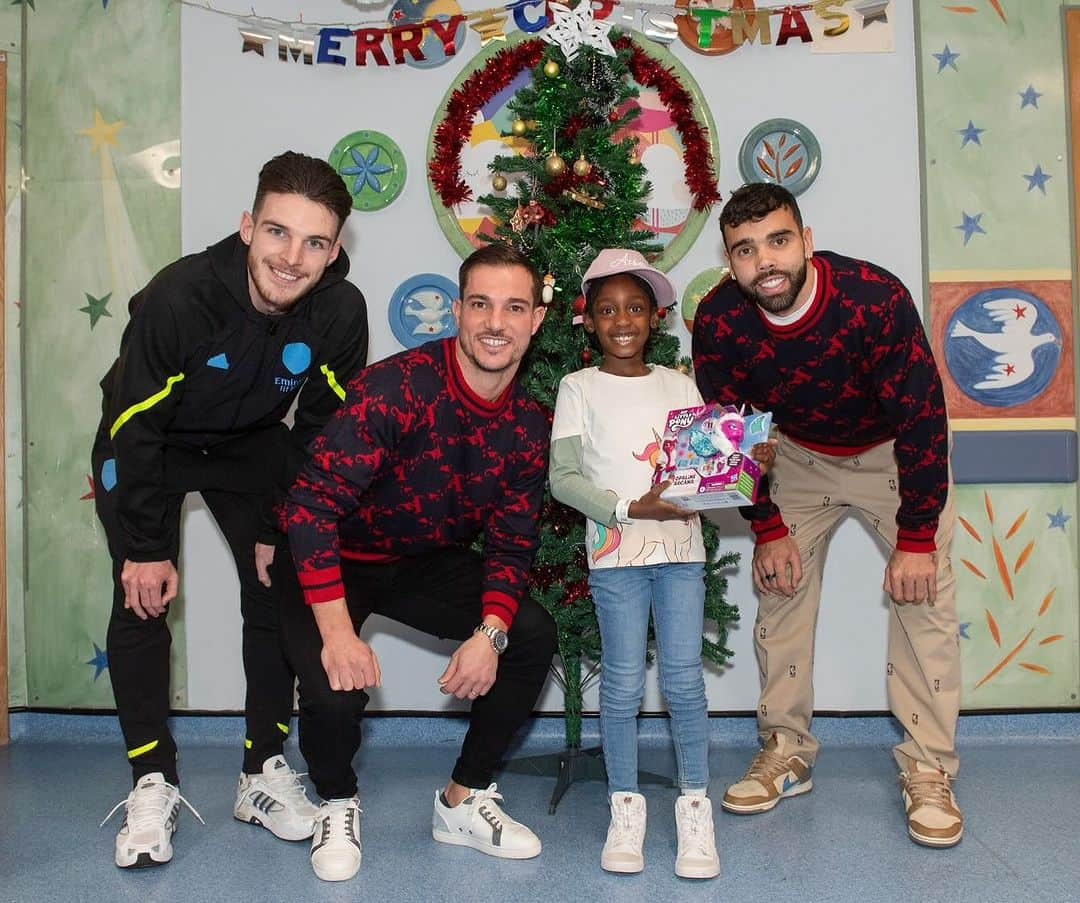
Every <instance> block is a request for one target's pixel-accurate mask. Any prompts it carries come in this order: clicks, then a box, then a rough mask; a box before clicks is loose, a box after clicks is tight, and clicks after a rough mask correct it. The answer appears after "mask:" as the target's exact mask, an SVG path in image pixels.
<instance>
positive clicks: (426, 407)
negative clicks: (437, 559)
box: [282, 339, 550, 624]
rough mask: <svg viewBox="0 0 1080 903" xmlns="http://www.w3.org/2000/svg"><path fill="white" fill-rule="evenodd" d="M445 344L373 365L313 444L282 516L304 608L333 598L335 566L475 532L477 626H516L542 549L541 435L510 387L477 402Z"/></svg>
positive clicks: (337, 578)
mask: <svg viewBox="0 0 1080 903" xmlns="http://www.w3.org/2000/svg"><path fill="white" fill-rule="evenodd" d="M455 343H456V340H455V339H445V340H443V341H439V342H429V343H427V344H426V345H422V346H421V347H419V348H416V349H413V350H410V351H405V352H402V353H401V354H397V355H394V356H393V357H390V358H387V359H385V360H383V361H380V362H379V363H376V364H373V365H372V366H370V367H369V368H368V369H367V370H365V371H363V372H362V373H361V374H360V375H359V376H357V377H356V378H355V379H353V380H352V382H350V383H349V386H348V393H347V395H346V399H345V403H344V404H343V405H342V406H341V408H340V409H339V410H338V413H337V414H336V416H335V417H334V418H333V419H332V420H331V421H330V422H329V423H328V424H327V426H326V429H325V430H324V431H323V433H322V434H321V435H320V436H319V437H318V438H317V439H315V441H314V442H313V443H312V455H311V459H310V461H309V462H308V463H307V464H306V465H304V467H303V468H302V469H301V470H300V473H299V475H298V476H297V478H296V481H295V482H294V483H293V486H292V489H291V490H290V492H289V496H288V499H287V501H286V502H285V504H284V506H283V509H282V529H284V530H286V531H287V532H288V534H289V544H290V546H291V549H292V556H293V560H294V561H295V563H296V568H297V574H298V576H299V579H300V585H301V587H302V588H303V591H304V599H305V601H306V602H307V603H308V604H312V603H318V602H327V601H329V600H331V599H338V598H341V597H342V596H344V588H343V586H342V582H341V568H340V559H341V558H345V559H349V560H355V561H364V562H378V561H392V560H394V559H397V558H408V557H410V556H414V555H420V554H422V553H424V552H428V551H431V550H433V549H439V548H446V547H451V546H468V545H469V544H470V543H471V542H472V541H473V540H474V539H475V538H476V536H477V535H478V534H479V533H480V532H481V531H483V533H484V547H483V559H484V589H483V594H482V599H481V603H482V610H483V615H488V614H493V615H497V616H498V617H500V618H502V620H503V621H505V622H506V623H507V624H509V623H510V622H511V621H513V618H514V614H515V613H516V612H517V608H518V602H519V600H520V599H521V597H522V595H523V594H524V592H525V588H526V582H525V581H526V572H527V571H528V568H529V567H530V565H531V564H532V559H533V556H534V555H535V553H536V549H537V546H538V545H539V539H538V533H537V529H538V528H537V522H538V520H539V514H540V507H541V502H542V497H543V489H544V475H545V468H546V464H547V456H548V441H549V435H550V424H549V421H548V417H547V415H546V414H545V412H544V411H543V409H542V408H541V407H540V406H539V405H538V404H537V403H536V402H535V401H533V400H532V399H531V398H529V397H528V396H527V395H526V393H525V391H524V389H522V388H521V387H520V386H519V385H518V384H517V383H516V382H514V383H512V384H511V385H510V386H509V387H508V388H507V389H506V391H505V392H504V393H503V394H502V395H501V396H500V397H499V398H497V399H496V400H494V401H486V400H484V399H482V398H480V397H479V396H478V395H476V394H475V393H474V392H473V391H472V390H471V389H470V388H469V387H468V385H467V384H466V382H465V379H464V377H463V376H462V373H461V369H460V367H459V366H458V363H457V359H456V357H455Z"/></svg>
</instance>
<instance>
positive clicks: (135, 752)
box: [128, 740, 158, 759]
mask: <svg viewBox="0 0 1080 903" xmlns="http://www.w3.org/2000/svg"><path fill="white" fill-rule="evenodd" d="M157 745H158V741H157V740H151V741H150V742H149V743H144V744H143V745H142V746H136V747H135V748H134V749H129V750H128V758H129V759H134V758H136V757H137V756H141V755H142V754H143V753H148V752H150V750H152V749H154V748H155V747H156V746H157Z"/></svg>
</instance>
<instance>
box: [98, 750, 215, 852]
mask: <svg viewBox="0 0 1080 903" xmlns="http://www.w3.org/2000/svg"><path fill="white" fill-rule="evenodd" d="M181 803H183V804H184V805H185V806H187V807H188V809H190V810H191V812H192V814H194V816H195V817H196V818H197V819H198V820H199V821H200V822H202V823H203V824H204V825H205V824H206V822H204V821H203V820H202V816H201V815H199V813H198V812H196V811H195V809H194V807H193V806H192V805H191V803H189V802H188V801H187V800H186V799H184V798H183V797H182V796H181V795H180V790H179V789H178V788H177V787H176V786H175V785H174V784H170V783H169V782H168V781H166V780H165V775H163V774H162V773H161V772H160V771H155V772H152V773H151V774H144V775H143V776H142V777H141V778H139V780H138V782H137V783H136V784H135V789H134V790H132V791H131V793H129V794H128V795H127V799H124V800H121V801H120V802H119V803H117V804H116V805H115V806H113V807H112V809H111V810H110V811H109V814H108V815H106V816H105V821H103V822H102V823H101V824H100V825H99V826H98V827H101V828H103V827H105V822H107V821H108V820H109V819H110V818H112V817H113V813H115V812H116V811H117V810H118V809H119V808H120V807H121V806H124V807H125V809H124V821H123V822H122V823H121V825H120V830H119V832H117V835H116V864H117V865H118V866H120V868H122V869H141V868H150V867H151V866H155V865H164V864H165V863H166V862H168V861H169V860H170V859H172V854H173V848H172V836H173V834H174V833H175V832H176V821H177V819H178V818H179V817H180V804H181Z"/></svg>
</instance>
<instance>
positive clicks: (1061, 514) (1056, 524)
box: [1046, 505, 1072, 533]
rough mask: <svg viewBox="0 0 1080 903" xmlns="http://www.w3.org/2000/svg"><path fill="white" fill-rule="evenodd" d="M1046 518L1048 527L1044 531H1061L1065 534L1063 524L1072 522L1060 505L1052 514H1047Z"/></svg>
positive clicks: (1070, 516)
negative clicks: (1048, 520) (1048, 522)
mask: <svg viewBox="0 0 1080 903" xmlns="http://www.w3.org/2000/svg"><path fill="white" fill-rule="evenodd" d="M1046 516H1047V517H1048V518H1049V519H1050V525H1049V526H1048V527H1047V528H1046V529H1047V530H1061V532H1062V533H1064V532H1065V524H1067V523H1068V522H1069V521H1070V520H1072V515H1071V514H1066V513H1065V509H1064V508H1062V507H1061V506H1060V505H1058V510H1057V511H1056V512H1055V513H1054V514H1047V515H1046Z"/></svg>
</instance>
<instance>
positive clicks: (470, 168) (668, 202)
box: [427, 31, 719, 270]
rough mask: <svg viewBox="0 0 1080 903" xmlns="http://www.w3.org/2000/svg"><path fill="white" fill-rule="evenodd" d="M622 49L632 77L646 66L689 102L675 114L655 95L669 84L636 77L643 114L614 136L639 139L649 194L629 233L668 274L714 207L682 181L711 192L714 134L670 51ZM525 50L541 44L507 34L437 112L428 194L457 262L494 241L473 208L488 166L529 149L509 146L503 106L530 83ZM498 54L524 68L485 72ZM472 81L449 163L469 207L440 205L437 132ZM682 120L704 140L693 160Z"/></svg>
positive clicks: (515, 143)
mask: <svg viewBox="0 0 1080 903" xmlns="http://www.w3.org/2000/svg"><path fill="white" fill-rule="evenodd" d="M623 41H629V42H630V43H629V44H628V45H627V46H629V47H630V49H631V53H632V62H631V67H630V68H631V71H632V72H633V71H635V65H636V63H638V62H644V63H646V64H647V65H646V66H644V67H641V68H644V69H650V70H656V71H657V72H659V73H660V76H659V77H661V78H663V79H664V80H665V82H668V81H675V82H677V83H678V84H679V85H681V86H682V87H683V89H684V91H685V93H686V95H687V100H686V102H685V103H680V104H678V105H677V106H678V109H674V108H673V107H672V105H669V104H668V103H667V102H665V100H664V98H663V97H661V94H664V95H665V96H666V94H667V91H666V89H667V88H669V87H670V84H665V88H661V87H649V86H648V85H642V81H643V80H644V81H648V80H649V77H648V76H647V75H642V76H641V77H640V78H637V77H635V83H636V84H638V85H639V87H640V95H639V97H638V98H637V99H636V101H635V103H636V105H637V106H639V107H640V108H641V114H640V116H639V117H638V118H637V119H636V120H635V121H634V122H632V123H630V125H629V127H628V128H627V129H625V130H622V131H620V132H619V133H617V134H616V135H615V140H619V139H621V138H623V137H632V138H635V139H637V142H638V155H639V159H640V161H641V163H642V164H643V165H644V166H645V169H646V172H647V176H648V180H649V181H650V182H651V183H652V185H653V194H652V195H651V196H650V198H649V200H648V201H647V203H648V204H649V206H648V208H647V210H646V212H645V214H644V215H643V217H642V218H641V219H639V220H637V221H636V222H635V228H640V229H647V230H650V231H652V232H654V233H655V234H656V236H657V239H656V240H657V241H658V242H659V243H660V244H661V245H663V251H662V252H661V254H660V255H659V257H658V258H657V259H656V260H655V261H653V265H654V266H656V267H658V268H660V269H661V270H667V269H669V268H670V267H672V266H674V264H675V263H677V262H678V261H679V259H680V258H681V257H682V256H683V255H684V254H685V253H686V252H687V251H688V250H689V249H690V247H691V245H692V244H693V243H694V240H695V239H696V238H697V236H698V235H699V234H700V232H701V229H702V228H703V227H704V225H705V222H706V221H707V219H708V210H707V204H708V203H711V200H712V199H711V198H710V199H709V200H708V202H707V203H706V205H705V208H706V209H701V210H698V209H694V208H695V204H696V201H697V200H698V198H697V196H695V195H694V193H693V190H692V188H691V186H690V182H691V181H692V180H693V179H692V178H690V177H688V172H689V173H693V178H697V177H699V176H700V177H701V178H704V179H705V180H706V181H707V182H708V183H709V184H708V186H707V188H706V187H705V186H702V190H703V191H704V190H708V191H712V192H715V190H716V187H715V176H714V175H713V172H712V167H714V166H715V165H716V164H717V162H718V160H719V148H718V145H717V141H716V128H715V126H714V124H713V120H712V115H711V113H710V112H709V109H708V106H707V104H706V103H705V101H704V99H703V97H702V95H701V90H700V88H699V87H698V85H697V83H696V82H695V81H694V78H693V76H692V75H691V74H690V72H689V71H688V70H687V69H686V67H685V66H684V65H683V64H682V62H681V61H680V60H679V59H677V58H676V57H675V56H674V55H673V54H672V53H671V51H670V50H668V49H666V48H665V47H663V46H661V45H659V44H655V43H653V42H637V41H631V40H630V39H629V38H625V37H619V38H613V42H614V43H615V45H616V47H620V46H622V45H621V43H620V42H623ZM531 45H535V46H536V47H538V48H542V47H544V46H545V45H544V44H543V43H542V42H540V41H539V39H536V38H534V37H532V36H531V35H530V34H529V33H527V32H524V31H519V32H515V33H513V34H511V35H510V36H509V37H508V38H507V40H506V41H505V42H502V43H500V44H496V43H492V44H489V45H488V46H487V47H485V48H483V49H482V50H481V51H480V52H479V53H478V54H477V55H476V56H475V57H474V58H473V59H472V60H471V61H470V62H469V63H467V64H466V65H465V67H464V69H462V71H461V72H460V73H459V75H458V76H457V78H456V79H455V80H454V82H453V83H452V84H451V85H450V87H449V88H448V89H447V92H446V95H445V96H444V97H443V99H442V101H441V102H440V103H439V105H438V107H437V108H436V112H435V119H434V121H433V122H432V126H431V137H430V139H429V142H428V154H427V157H428V161H429V178H428V191H429V194H430V196H431V204H432V207H433V208H434V210H435V217H436V220H437V221H438V223H439V228H440V229H442V231H443V234H444V235H445V236H446V238H447V241H449V242H450V244H451V245H452V246H453V248H454V250H455V251H457V252H458V253H459V254H460V255H461V256H462V257H466V256H468V255H469V254H470V253H472V251H474V250H475V249H476V248H478V247H482V246H483V245H484V244H486V243H487V242H486V241H485V240H484V239H483V238H482V237H481V236H482V235H485V234H487V235H493V234H494V227H495V223H494V221H493V218H492V211H491V210H490V209H489V208H488V207H486V206H484V205H481V204H479V203H478V202H477V201H476V200H475V199H476V198H478V197H480V196H482V195H484V194H487V193H489V192H490V191H491V190H492V183H491V173H490V171H489V170H488V164H489V163H490V162H491V161H492V160H493V159H494V158H495V157H496V156H499V155H508V154H514V153H524V152H526V151H527V150H528V149H529V144H530V142H528V141H526V140H522V139H520V138H517V139H515V138H514V137H513V136H512V135H511V134H509V133H510V132H511V126H512V121H513V115H512V114H511V112H510V110H509V108H508V104H509V101H510V100H511V99H512V98H513V96H514V94H515V93H516V92H517V90H519V89H520V88H521V87H524V86H525V85H528V84H529V82H530V76H529V68H530V66H532V65H534V64H535V60H534V59H528V61H527V62H525V60H526V58H528V56H529V55H528V53H524V52H523V51H528V50H529V49H530V47H531ZM645 45H647V46H645ZM500 53H503V54H504V55H505V54H516V55H517V56H520V57H521V58H522V60H523V61H522V62H521V64H520V66H518V67H517V68H516V69H514V70H511V69H510V68H509V67H508V66H507V61H506V60H505V59H503V58H498V59H496V69H497V71H495V72H490V70H488V68H487V67H488V64H489V63H491V62H492V59H493V58H497V57H498V54H500ZM541 53H542V50H537V51H536V57H537V58H539V56H540V54H541ZM489 72H490V75H489ZM478 77H479V81H478ZM470 80H471V81H472V82H478V83H477V85H476V86H475V87H474V89H473V91H474V93H475V94H477V95H480V99H479V100H478V101H477V102H476V103H475V104H474V105H473V106H472V107H470V114H471V115H473V119H472V126H471V133H470V134H469V135H468V139H467V140H466V141H464V142H463V145H462V146H461V147H460V148H454V149H453V150H452V152H451V156H452V158H453V159H452V162H453V165H454V167H455V169H460V177H461V179H462V180H463V182H464V186H466V187H467V188H468V191H469V193H470V194H471V199H468V200H465V201H463V202H461V203H458V202H457V201H453V202H452V203H451V202H445V203H444V200H445V198H444V196H443V195H441V194H440V188H439V187H438V186H436V185H434V184H433V183H432V178H431V171H432V166H433V163H432V161H436V158H437V157H438V156H439V155H438V154H437V150H438V148H437V147H436V142H435V135H436V131H437V129H438V128H439V125H440V124H441V123H442V122H443V121H444V120H445V119H446V116H447V105H448V103H449V102H450V100H451V98H453V97H454V96H455V93H456V92H458V90H459V89H461V88H463V87H464V86H465V85H466V83H467V82H470ZM496 81H497V82H498V88H497V90H495V89H491V85H492V83H494V82H496ZM470 83H471V82H470ZM687 120H691V121H692V122H693V123H694V124H695V125H696V131H697V133H698V134H701V135H703V136H704V139H703V141H702V143H703V144H704V145H705V148H704V150H707V153H700V154H695V155H694V156H693V157H690V156H688V155H686V154H685V153H684V145H683V141H682V139H681V137H680V127H682V128H685V127H686V125H687ZM708 155H711V158H712V159H711V160H708V161H707V164H708V165H707V166H703V165H702V164H703V162H705V161H704V159H703V158H704V157H706V156H708ZM442 162H447V161H442ZM697 170H701V172H697ZM455 178H456V176H455Z"/></svg>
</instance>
